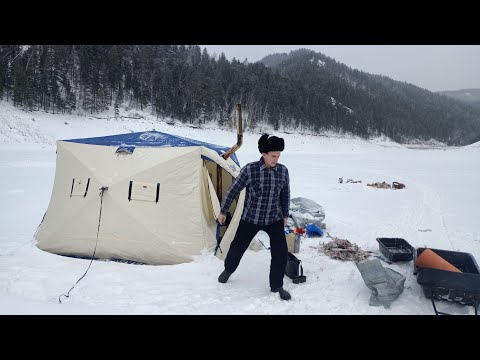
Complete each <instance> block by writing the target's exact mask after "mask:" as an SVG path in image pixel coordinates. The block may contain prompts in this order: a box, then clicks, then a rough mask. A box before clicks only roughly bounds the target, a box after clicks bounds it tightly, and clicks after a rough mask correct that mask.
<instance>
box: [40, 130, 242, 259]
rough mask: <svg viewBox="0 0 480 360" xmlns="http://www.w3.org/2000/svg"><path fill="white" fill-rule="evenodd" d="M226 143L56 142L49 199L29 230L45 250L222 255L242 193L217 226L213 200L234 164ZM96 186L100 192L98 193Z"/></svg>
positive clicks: (153, 136)
mask: <svg viewBox="0 0 480 360" xmlns="http://www.w3.org/2000/svg"><path fill="white" fill-rule="evenodd" d="M228 149H229V148H227V147H221V146H218V145H213V144H208V143H204V142H201V141H197V140H192V139H187V138H183V137H179V136H173V135H169V134H165V133H161V132H157V131H149V132H141V133H129V134H123V135H113V136H105V137H96V138H86V139H72V140H61V141H57V162H56V172H55V181H54V185H53V190H52V196H51V199H50V204H49V206H48V209H47V212H46V214H45V216H44V219H43V221H42V223H41V224H40V226H39V229H38V231H37V234H36V237H35V238H36V240H37V246H38V247H39V248H40V249H42V250H45V251H48V252H51V253H55V254H60V255H69V256H79V257H86V258H91V257H92V256H93V255H94V257H95V258H97V259H122V260H130V261H135V262H140V263H146V264H156V265H162V264H178V263H183V262H189V261H191V260H193V257H192V256H193V255H198V254H200V253H201V252H202V251H205V250H206V251H211V252H212V254H213V253H214V251H215V249H216V245H217V234H219V235H220V236H219V237H218V238H221V242H220V248H219V249H218V250H217V251H215V253H216V255H217V256H218V257H219V258H221V259H224V257H225V255H226V253H227V251H228V248H229V246H230V243H231V241H232V240H233V236H234V234H235V231H236V229H237V227H238V222H239V220H240V216H241V213H242V210H243V202H244V197H245V191H242V193H241V194H240V195H239V197H238V199H237V200H236V201H234V202H233V204H232V206H231V207H230V209H229V210H230V212H231V214H232V220H231V222H230V224H229V225H228V227H227V226H220V227H219V228H218V230H219V233H217V224H216V215H217V214H218V211H219V209H220V201H221V199H222V198H223V197H224V195H225V193H226V191H227V189H228V187H229V186H230V185H231V183H232V181H233V179H234V178H235V177H236V176H237V175H238V174H239V172H240V166H239V163H238V160H237V158H236V156H235V155H233V156H231V157H229V158H228V159H227V160H225V159H224V158H223V157H222V156H221V154H222V153H224V152H226V151H227V150H228ZM102 189H103V190H102Z"/></svg>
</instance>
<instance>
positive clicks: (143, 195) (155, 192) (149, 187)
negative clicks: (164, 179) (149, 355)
mask: <svg viewBox="0 0 480 360" xmlns="http://www.w3.org/2000/svg"><path fill="white" fill-rule="evenodd" d="M159 197H160V183H146V182H139V181H130V184H129V187H128V201H132V200H140V201H152V202H156V203H158V200H159Z"/></svg>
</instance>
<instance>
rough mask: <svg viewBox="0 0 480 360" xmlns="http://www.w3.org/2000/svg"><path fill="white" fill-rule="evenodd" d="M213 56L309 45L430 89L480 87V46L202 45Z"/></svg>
mask: <svg viewBox="0 0 480 360" xmlns="http://www.w3.org/2000/svg"><path fill="white" fill-rule="evenodd" d="M200 47H202V48H204V47H206V48H207V51H208V53H209V54H210V55H213V54H214V53H216V54H217V55H219V54H221V53H222V52H223V53H224V54H225V56H226V57H227V59H229V60H232V59H233V58H234V57H235V58H237V59H238V60H241V61H243V60H245V58H246V59H248V61H249V62H255V61H258V60H260V59H261V58H263V57H264V56H266V55H269V54H273V53H281V52H287V53H288V52H290V51H291V50H295V49H300V48H308V49H312V50H314V51H317V52H321V53H323V54H324V55H327V56H329V57H331V58H334V59H335V60H337V61H339V62H341V63H344V64H345V65H347V66H350V67H351V68H355V69H358V70H363V71H366V72H368V73H372V74H379V75H386V76H388V77H391V78H392V79H394V80H399V81H406V82H409V83H412V84H414V85H417V86H419V87H422V88H425V89H428V90H430V91H442V90H459V89H472V88H477V89H478V88H480V45H200Z"/></svg>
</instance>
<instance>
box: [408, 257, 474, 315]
mask: <svg viewBox="0 0 480 360" xmlns="http://www.w3.org/2000/svg"><path fill="white" fill-rule="evenodd" d="M424 250H425V248H418V249H417V251H416V257H418V256H420V254H421V253H422V252H423V251H424ZM430 250H432V251H433V252H435V253H436V254H437V255H439V256H441V257H442V258H444V259H445V260H447V261H448V262H449V263H451V264H452V265H454V266H455V267H457V268H458V269H459V270H461V271H462V272H461V273H459V272H453V271H446V270H440V269H431V268H425V267H419V266H417V265H416V264H414V271H413V273H414V274H416V275H417V283H418V284H419V285H421V286H422V290H423V293H424V294H425V297H426V298H428V299H432V298H433V299H439V300H448V301H453V302H458V303H461V304H464V305H473V306H474V307H475V311H477V308H478V304H479V301H480V269H479V267H478V264H477V262H476V261H475V258H474V257H473V256H472V254H470V253H465V252H458V251H449V250H441V249H430Z"/></svg>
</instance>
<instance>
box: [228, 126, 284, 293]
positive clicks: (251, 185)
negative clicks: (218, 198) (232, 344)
mask: <svg viewBox="0 0 480 360" xmlns="http://www.w3.org/2000/svg"><path fill="white" fill-rule="evenodd" d="M284 148H285V142H284V140H283V139H282V138H279V137H276V136H269V135H268V134H263V135H262V136H261V137H260V139H259V140H258V150H259V151H260V153H261V154H262V157H261V158H260V160H259V161H255V162H251V163H248V164H247V165H245V166H244V167H243V168H242V170H241V171H240V174H239V175H238V177H237V178H236V179H235V181H234V182H233V183H232V185H231V186H230V188H229V189H228V191H227V194H226V196H225V199H224V200H223V202H222V206H221V210H220V214H219V215H218V221H219V223H220V224H223V223H224V221H225V218H226V215H225V214H226V213H227V211H228V209H229V207H230V204H231V203H232V201H233V199H235V198H236V197H237V196H238V194H239V193H240V191H242V190H243V189H244V188H246V189H247V190H246V197H245V204H244V207H243V213H242V217H241V220H240V223H239V225H238V229H237V232H236V234H235V238H234V239H233V241H232V243H231V245H230V249H229V251H228V253H227V257H226V258H225V270H224V271H223V272H222V273H221V274H220V276H219V277H218V281H219V282H221V283H226V282H227V281H228V279H229V277H230V275H232V274H233V273H234V272H235V270H236V269H237V267H238V264H239V263H240V260H241V258H242V256H243V254H244V253H245V251H246V250H247V248H248V246H249V244H250V242H251V241H252V239H253V237H254V236H255V235H256V234H257V233H258V232H259V231H260V230H263V231H265V232H266V233H267V234H268V236H269V237H270V253H271V261H270V276H269V280H270V290H271V291H272V292H278V293H279V295H280V298H281V299H282V300H290V299H291V296H290V294H289V293H288V291H286V290H285V289H283V276H284V274H285V266H286V264H287V254H288V249H287V240H286V239H285V231H284V227H285V225H286V224H287V220H288V215H289V212H288V210H289V206H290V178H289V175H288V169H287V168H286V166H284V165H282V164H279V163H278V159H279V158H280V154H281V152H282V151H283V149H284Z"/></svg>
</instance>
